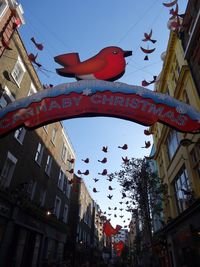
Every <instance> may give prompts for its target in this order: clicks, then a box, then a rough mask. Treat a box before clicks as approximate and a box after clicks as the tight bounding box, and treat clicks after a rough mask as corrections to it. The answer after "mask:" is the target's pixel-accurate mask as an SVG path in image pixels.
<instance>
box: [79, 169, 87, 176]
mask: <svg viewBox="0 0 200 267" xmlns="http://www.w3.org/2000/svg"><path fill="white" fill-rule="evenodd" d="M89 173H90V172H89V170H86V171H85V172H81V171H80V170H78V174H84V175H88V174H89Z"/></svg>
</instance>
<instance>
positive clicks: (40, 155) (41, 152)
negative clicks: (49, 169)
mask: <svg viewBox="0 0 200 267" xmlns="http://www.w3.org/2000/svg"><path fill="white" fill-rule="evenodd" d="M39 145H41V150H40V154H39V157H38V158H37V159H36V155H37V153H38V147H39ZM43 151H44V146H43V145H42V144H41V143H38V146H37V150H36V154H35V162H36V163H37V164H38V165H39V166H41V162H42V156H43Z"/></svg>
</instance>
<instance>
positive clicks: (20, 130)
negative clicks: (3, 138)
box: [14, 127, 26, 145]
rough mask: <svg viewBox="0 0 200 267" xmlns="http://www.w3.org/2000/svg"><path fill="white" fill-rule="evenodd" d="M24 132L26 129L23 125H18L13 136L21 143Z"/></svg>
mask: <svg viewBox="0 0 200 267" xmlns="http://www.w3.org/2000/svg"><path fill="white" fill-rule="evenodd" d="M25 134H26V129H25V128H24V127H20V128H18V129H17V130H16V131H15V133H14V137H15V139H16V140H17V141H18V142H19V143H20V144H21V145H22V144H23V141H24V138H25Z"/></svg>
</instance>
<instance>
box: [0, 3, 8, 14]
mask: <svg viewBox="0 0 200 267" xmlns="http://www.w3.org/2000/svg"><path fill="white" fill-rule="evenodd" d="M7 8H8V4H7V1H3V0H1V1H0V17H2V16H3V14H4V12H5V11H6V9H7Z"/></svg>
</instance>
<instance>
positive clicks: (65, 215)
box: [63, 204, 69, 223]
mask: <svg viewBox="0 0 200 267" xmlns="http://www.w3.org/2000/svg"><path fill="white" fill-rule="evenodd" d="M68 213H69V207H68V205H67V204H65V206H64V210H63V222H64V223H67V221H68Z"/></svg>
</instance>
